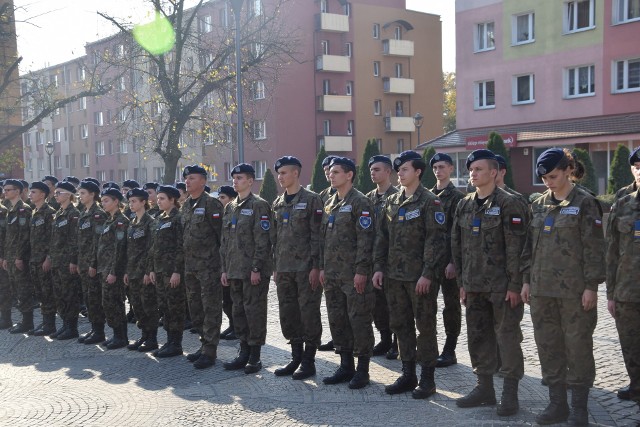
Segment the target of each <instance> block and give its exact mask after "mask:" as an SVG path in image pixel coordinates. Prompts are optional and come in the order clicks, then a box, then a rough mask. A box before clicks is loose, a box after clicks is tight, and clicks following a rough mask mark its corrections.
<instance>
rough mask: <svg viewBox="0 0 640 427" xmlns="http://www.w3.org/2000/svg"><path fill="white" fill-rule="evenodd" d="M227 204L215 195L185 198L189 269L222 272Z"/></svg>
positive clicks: (186, 262)
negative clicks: (223, 221) (221, 247)
mask: <svg viewBox="0 0 640 427" xmlns="http://www.w3.org/2000/svg"><path fill="white" fill-rule="evenodd" d="M223 213H224V207H223V206H222V203H220V201H219V200H218V199H216V198H215V197H212V196H210V195H209V194H207V193H202V195H201V196H200V197H199V198H198V200H193V199H192V198H191V197H189V198H188V199H187V200H185V202H184V204H183V205H182V208H181V209H180V214H181V215H182V224H183V228H184V244H183V248H184V265H185V268H186V269H187V270H188V271H194V270H209V269H211V270H213V271H220V269H221V261H220V240H221V238H222V216H223Z"/></svg>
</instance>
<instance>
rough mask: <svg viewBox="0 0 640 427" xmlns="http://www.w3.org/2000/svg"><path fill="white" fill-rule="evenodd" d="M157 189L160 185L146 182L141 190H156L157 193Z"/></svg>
mask: <svg viewBox="0 0 640 427" xmlns="http://www.w3.org/2000/svg"><path fill="white" fill-rule="evenodd" d="M158 187H160V184H158V183H157V182H147V183H146V184H145V185H143V186H142V189H143V190H145V191H146V190H156V191H158Z"/></svg>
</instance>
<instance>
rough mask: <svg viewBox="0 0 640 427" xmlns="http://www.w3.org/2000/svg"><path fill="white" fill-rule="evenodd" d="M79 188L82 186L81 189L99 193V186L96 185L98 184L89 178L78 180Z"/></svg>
mask: <svg viewBox="0 0 640 427" xmlns="http://www.w3.org/2000/svg"><path fill="white" fill-rule="evenodd" d="M79 188H82V189H83V190H87V191H89V192H91V193H96V194H100V187H99V186H98V184H96V183H95V182H93V181H90V180H89V179H84V180H82V181H81V182H80V186H79Z"/></svg>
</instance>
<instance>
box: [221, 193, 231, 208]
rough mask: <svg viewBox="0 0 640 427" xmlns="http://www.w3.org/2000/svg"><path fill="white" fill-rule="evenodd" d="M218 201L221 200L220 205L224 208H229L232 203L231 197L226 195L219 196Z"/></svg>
mask: <svg viewBox="0 0 640 427" xmlns="http://www.w3.org/2000/svg"><path fill="white" fill-rule="evenodd" d="M218 200H220V203H222V206H227V204H228V203H229V202H230V201H231V197H229V196H227V195H226V194H222V193H220V194H218Z"/></svg>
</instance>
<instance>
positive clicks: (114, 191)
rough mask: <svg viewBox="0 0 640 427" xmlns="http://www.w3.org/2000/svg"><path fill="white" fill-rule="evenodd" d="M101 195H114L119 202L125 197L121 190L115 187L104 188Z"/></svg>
mask: <svg viewBox="0 0 640 427" xmlns="http://www.w3.org/2000/svg"><path fill="white" fill-rule="evenodd" d="M100 196H103V197H104V196H109V197H113V198H114V199H118V201H119V202H121V201H122V199H124V196H123V195H122V193H121V192H120V190H118V189H117V188H114V187H108V188H105V189H104V190H102V193H100Z"/></svg>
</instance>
